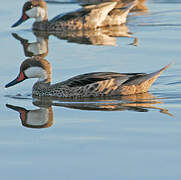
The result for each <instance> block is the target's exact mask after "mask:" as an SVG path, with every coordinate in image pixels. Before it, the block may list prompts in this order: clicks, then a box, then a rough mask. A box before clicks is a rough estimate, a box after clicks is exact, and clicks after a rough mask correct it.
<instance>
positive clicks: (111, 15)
mask: <svg viewBox="0 0 181 180" xmlns="http://www.w3.org/2000/svg"><path fill="white" fill-rule="evenodd" d="M117 4H118V2H105V3H100V4H98V5H88V6H84V7H83V8H81V9H78V10H77V11H74V12H69V13H66V14H60V15H58V16H56V17H55V18H53V19H52V20H50V21H48V15H47V6H46V2H45V1H43V0H31V1H28V2H26V3H25V4H24V6H23V10H22V16H21V18H20V19H19V20H18V21H17V22H16V23H15V24H13V25H12V27H16V26H18V25H20V24H21V23H22V22H24V21H26V20H27V19H29V18H34V19H35V22H34V24H33V29H34V30H41V31H62V30H65V31H66V30H82V29H96V28H99V27H104V26H112V25H120V24H123V23H126V19H127V16H128V13H129V11H130V10H131V9H132V8H133V7H134V6H135V5H136V4H137V0H135V1H133V2H131V3H128V4H127V6H125V7H124V8H123V7H121V8H120V7H119V8H116V6H117Z"/></svg>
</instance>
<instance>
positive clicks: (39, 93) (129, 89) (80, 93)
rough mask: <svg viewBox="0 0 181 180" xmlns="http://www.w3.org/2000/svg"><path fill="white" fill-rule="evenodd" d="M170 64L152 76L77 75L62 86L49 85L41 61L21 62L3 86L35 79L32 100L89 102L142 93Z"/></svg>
mask: <svg viewBox="0 0 181 180" xmlns="http://www.w3.org/2000/svg"><path fill="white" fill-rule="evenodd" d="M170 65H171V64H168V65H166V66H165V67H163V68H161V69H160V70H158V71H156V72H153V73H117V72H92V73H86V74H81V75H77V76H75V77H72V78H70V79H68V80H65V81H63V82H59V83H56V84H51V74H52V73H51V65H50V63H49V62H48V61H47V60H46V59H43V58H41V57H38V56H37V57H36V56H35V57H32V58H28V59H26V60H24V61H23V62H22V64H21V66H20V72H19V75H18V76H17V78H15V79H14V80H13V81H11V82H10V83H8V84H7V85H5V87H6V88H8V87H11V86H14V85H15V84H18V83H20V82H22V81H24V80H26V79H30V78H38V81H37V82H36V83H35V84H34V85H33V89H32V96H33V97H57V98H71V99H79V98H80V99H81V98H92V97H110V96H118V95H119V96H123V95H133V94H139V93H144V92H147V91H148V90H149V88H150V87H151V85H152V84H153V82H154V81H155V80H156V79H157V78H158V77H159V75H160V74H161V73H162V72H163V71H164V70H165V69H167V68H168V67H169V66H170Z"/></svg>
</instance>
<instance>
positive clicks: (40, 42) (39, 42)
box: [12, 33, 48, 58]
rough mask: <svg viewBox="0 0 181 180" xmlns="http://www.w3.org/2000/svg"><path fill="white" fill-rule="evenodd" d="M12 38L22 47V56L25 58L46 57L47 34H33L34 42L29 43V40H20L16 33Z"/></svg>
mask: <svg viewBox="0 0 181 180" xmlns="http://www.w3.org/2000/svg"><path fill="white" fill-rule="evenodd" d="M12 36H13V37H14V38H15V39H17V40H18V41H20V43H21V44H22V46H23V49H24V54H25V56H26V57H33V56H39V57H42V58H44V57H46V56H47V55H48V35H47V34H41V33H40V34H35V36H36V42H29V40H27V39H24V38H22V37H21V36H20V35H18V34H16V33H12Z"/></svg>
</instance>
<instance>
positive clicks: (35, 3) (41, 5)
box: [11, 0, 47, 27]
mask: <svg viewBox="0 0 181 180" xmlns="http://www.w3.org/2000/svg"><path fill="white" fill-rule="evenodd" d="M29 18H34V19H35V20H36V22H40V21H44V20H47V6H46V2H44V1H43V0H31V1H28V2H26V3H25V4H24V6H23V10H22V16H21V18H20V19H19V20H18V21H17V22H16V23H15V24H13V25H12V26H11V27H16V26H19V25H20V24H22V23H23V22H25V21H26V20H27V19H29Z"/></svg>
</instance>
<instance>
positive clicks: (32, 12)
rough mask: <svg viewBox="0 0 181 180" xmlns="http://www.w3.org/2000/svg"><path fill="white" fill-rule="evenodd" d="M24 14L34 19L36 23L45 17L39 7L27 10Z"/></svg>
mask: <svg viewBox="0 0 181 180" xmlns="http://www.w3.org/2000/svg"><path fill="white" fill-rule="evenodd" d="M26 14H27V15H28V16H29V17H30V18H35V19H36V21H42V20H43V19H44V18H45V16H46V12H45V10H44V9H43V8H41V7H34V8H32V9H29V10H27V11H26Z"/></svg>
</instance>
